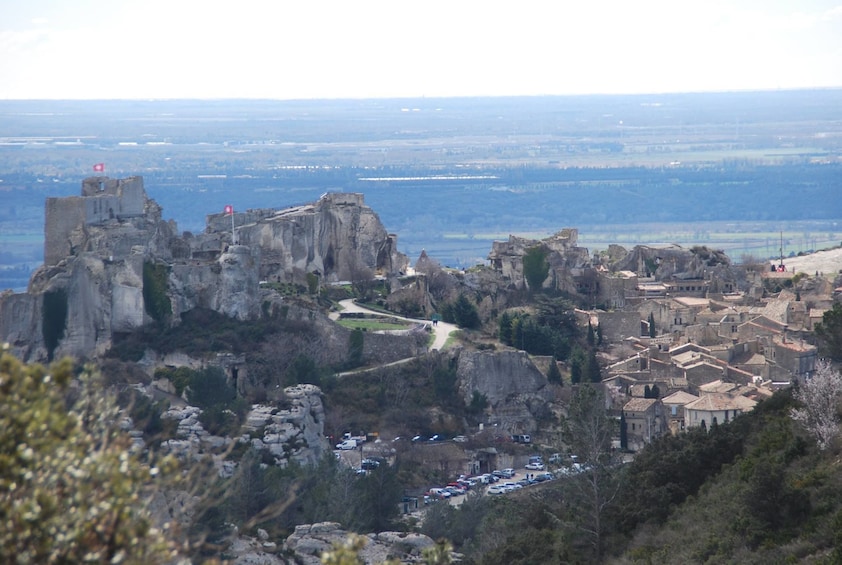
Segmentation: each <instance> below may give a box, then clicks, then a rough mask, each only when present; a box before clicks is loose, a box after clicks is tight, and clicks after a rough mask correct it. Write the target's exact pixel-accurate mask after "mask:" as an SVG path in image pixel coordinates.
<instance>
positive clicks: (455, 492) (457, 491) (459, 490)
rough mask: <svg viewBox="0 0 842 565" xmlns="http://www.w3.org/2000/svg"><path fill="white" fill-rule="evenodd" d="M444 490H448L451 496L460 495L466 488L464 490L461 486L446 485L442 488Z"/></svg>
mask: <svg viewBox="0 0 842 565" xmlns="http://www.w3.org/2000/svg"><path fill="white" fill-rule="evenodd" d="M444 490H446V491H447V492H449V493H450V494H451V496H462V495H463V494H465V493H466V492H468V491H467V490H465V489H464V488H463V487H460V486H455V487H453V486H447V487H445V488H444Z"/></svg>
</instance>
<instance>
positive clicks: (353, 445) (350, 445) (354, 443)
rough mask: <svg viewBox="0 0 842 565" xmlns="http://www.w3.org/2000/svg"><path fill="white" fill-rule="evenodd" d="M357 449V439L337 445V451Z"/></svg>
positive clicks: (347, 440)
mask: <svg viewBox="0 0 842 565" xmlns="http://www.w3.org/2000/svg"><path fill="white" fill-rule="evenodd" d="M356 448H357V440H355V439H346V440H344V441H342V442H341V443H337V444H336V449H343V450H347V449H356Z"/></svg>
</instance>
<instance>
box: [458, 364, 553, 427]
mask: <svg viewBox="0 0 842 565" xmlns="http://www.w3.org/2000/svg"><path fill="white" fill-rule="evenodd" d="M456 375H457V386H458V388H459V393H460V395H461V396H462V398H463V400H464V401H465V403H466V404H469V403H470V402H471V398H472V396H473V393H474V391H477V392H479V393H480V394H482V395H484V396H485V397H486V399H488V404H489V406H490V407H491V408H492V411H493V413H494V418H495V419H497V420H499V422H500V423H502V424H503V426H504V428H505V429H508V430H510V431H511V430H518V431H520V432H521V433H522V432H533V431H535V429H536V427H537V419H538V417H539V416H540V410H541V409H542V408H543V407H544V406H546V404H547V402H548V401H550V400H551V392H550V390H549V387H548V385H547V378H546V376H544V374H543V373H541V371H539V370H538V368H537V367H535V365H534V364H533V363H532V361H531V360H530V358H529V356H528V355H527V354H526V352H524V351H514V350H508V351H499V352H486V351H464V350H463V351H461V352H460V353H459V357H458V361H457V369H456Z"/></svg>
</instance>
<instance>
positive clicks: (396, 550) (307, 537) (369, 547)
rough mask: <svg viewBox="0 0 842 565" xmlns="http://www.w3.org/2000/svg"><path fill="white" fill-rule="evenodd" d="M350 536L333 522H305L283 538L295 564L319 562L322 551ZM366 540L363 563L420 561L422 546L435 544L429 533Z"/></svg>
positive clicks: (392, 534)
mask: <svg viewBox="0 0 842 565" xmlns="http://www.w3.org/2000/svg"><path fill="white" fill-rule="evenodd" d="M349 535H350V534H349V532H347V531H346V530H343V529H342V525H341V524H338V523H336V522H321V523H318V524H304V525H301V526H296V527H295V532H293V534H292V535H290V536H289V537H288V538H287V539H286V541H284V549H285V550H287V551H289V552H292V553H294V554H295V562H296V563H300V564H302V565H319V564H320V563H321V562H322V561H321V555H322V553H324V552H325V551H328V550H330V549H332V548H333V547H334V545H343V544H344V543H345V542H346V541H347V540H348V537H349ZM365 542H366V543H365V545H364V546H363V548H362V550H361V551H360V553H359V557H360V559H362V562H363V563H366V564H374V563H383V562H385V561H387V560H389V559H398V560H399V561H400V562H401V563H421V562H423V560H422V552H423V551H424V549H426V548H428V547H432V546H434V545H435V542H433V540H432V539H431V538H430V537H428V536H425V535H422V534H413V533H405V532H381V533H379V534H368V535H367V536H365Z"/></svg>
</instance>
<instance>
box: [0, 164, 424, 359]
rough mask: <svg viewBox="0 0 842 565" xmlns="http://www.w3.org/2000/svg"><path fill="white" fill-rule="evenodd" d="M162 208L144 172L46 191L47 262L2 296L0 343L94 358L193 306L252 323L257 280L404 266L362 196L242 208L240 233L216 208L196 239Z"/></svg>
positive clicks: (346, 275) (389, 271)
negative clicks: (77, 189) (66, 193)
mask: <svg viewBox="0 0 842 565" xmlns="http://www.w3.org/2000/svg"><path fill="white" fill-rule="evenodd" d="M161 212H162V211H161V208H160V206H158V204H157V203H155V201H154V200H151V199H150V198H149V197H148V196H147V194H146V191H145V189H144V186H143V179H142V178H141V177H130V178H127V179H119V180H118V179H109V178H107V177H91V178H89V179H85V180H84V181H83V183H82V194H81V196H75V197H68V198H48V199H47V202H46V224H45V244H44V258H45V262H44V265H43V266H42V267H40V268H39V269H38V270H37V271H36V272H35V273H34V274H33V276H32V279H31V280H30V284H29V288H28V289H27V292H26V293H25V294H12V293H3V294H0V341H4V342H9V343H10V345H11V347H12V350H13V352H14V353H15V354H16V355H17V356H19V357H20V358H22V359H25V360H31V361H44V360H46V359H48V358H49V357H50V356H60V355H71V356H74V357H78V358H89V357H97V356H99V355H101V354H103V353H104V352H105V351H107V350H108V349H109V348H110V346H111V343H112V340H113V337H114V334H116V333H122V332H130V331H133V330H135V329H137V328H139V327H141V326H143V325H144V324H147V323H149V322H151V321H152V320H153V319H154V320H158V321H162V322H169V323H178V320H179V317H180V315H181V314H183V313H184V312H187V311H190V310H192V309H194V308H199V307H202V308H208V309H211V310H215V311H217V312H220V313H222V314H225V315H227V316H230V317H234V318H237V319H240V320H248V319H255V318H257V317H259V316H260V315H261V304H263V302H264V299H265V296H264V295H263V294H262V291H261V290H260V284H259V283H260V281H261V280H272V281H283V282H295V283H299V284H306V283H307V282H308V281H307V278H308V276H310V277H312V276H314V275H315V276H317V277H319V278H320V279H321V280H322V281H340V280H354V279H355V278H358V277H360V276H365V277H371V276H374V274H375V273H380V274H382V275H384V276H391V275H394V274H397V273H400V272H402V271H405V269H406V267H407V264H408V261H407V259H406V257H405V256H404V255H402V254H401V253H399V252H398V251H397V247H396V245H397V241H396V237H395V236H394V235H391V234H388V233H387V232H386V230H385V228H384V227H383V225H382V224H381V223H380V220H379V218H378V217H377V214H375V213H374V212H373V211H372V210H371V209H370V208H369V207H367V206H365V204H364V202H363V197H362V195H361V194H326V195H324V196H323V197H322V198H321V199H320V200H319V201H318V202H316V203H314V204H310V205H306V206H299V207H295V208H287V209H283V210H253V211H252V210H250V211H248V212H246V213H237V214H235V215H234V220H235V222H234V223H235V226H236V231H235V235H234V236H233V237H235V238H236V241H232V232H231V228H230V226H231V224H230V222H231V216H230V215H228V216H225V215H222V214H215V215H210V216H208V218H207V229H206V231H205V233H203V234H199V235H195V236H194V235H192V234H189V233H185V234H179V233H178V231H177V227H176V225H175V223H173V222H166V221H164V220H162V218H161Z"/></svg>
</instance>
